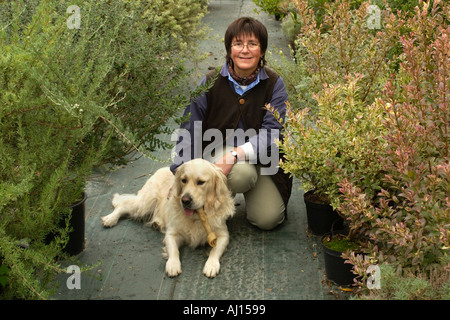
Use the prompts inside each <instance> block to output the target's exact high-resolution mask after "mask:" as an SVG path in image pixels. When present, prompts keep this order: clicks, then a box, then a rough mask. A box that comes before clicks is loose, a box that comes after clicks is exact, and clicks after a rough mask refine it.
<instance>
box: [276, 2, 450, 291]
mask: <svg viewBox="0 0 450 320" xmlns="http://www.w3.org/2000/svg"><path fill="white" fill-rule="evenodd" d="M369 5H370V3H369V2H368V1H367V2H364V1H363V2H361V5H360V6H359V7H352V1H345V0H341V1H333V2H328V3H326V4H324V8H325V9H326V10H324V14H323V15H321V17H320V22H318V21H317V19H316V18H317V17H316V16H315V14H314V11H313V10H312V9H311V7H310V6H309V4H308V1H301V0H297V1H295V2H294V7H295V14H296V17H298V20H299V21H300V23H301V26H300V28H299V34H298V36H297V38H296V41H295V44H296V46H295V59H294V60H290V59H288V58H286V59H284V61H283V62H282V63H280V64H278V65H276V64H275V65H276V69H277V72H279V73H280V74H281V75H282V76H283V78H284V79H285V82H286V84H287V88H288V90H289V94H290V106H289V107H288V112H287V117H286V122H285V123H284V124H283V126H284V128H285V133H284V140H283V141H282V142H280V143H279V145H280V148H281V149H282V151H283V152H284V154H285V160H284V161H283V162H280V166H281V167H282V168H283V169H284V170H286V171H287V172H290V173H291V174H292V175H294V176H296V177H297V178H299V179H300V180H301V181H302V184H303V188H304V189H305V190H306V191H308V190H314V196H315V198H316V199H321V200H322V202H324V203H327V204H329V205H330V206H331V207H332V209H334V210H335V212H337V214H336V213H334V216H333V217H331V218H330V221H331V222H333V221H334V220H335V219H336V218H337V216H338V217H341V218H342V221H343V223H344V225H346V227H347V236H346V237H345V238H346V239H347V240H348V239H351V240H355V239H357V240H358V241H359V247H358V249H357V250H355V249H353V250H346V252H345V253H344V254H342V256H343V257H344V258H345V259H346V260H347V262H349V263H350V265H349V266H350V267H353V272H354V273H355V274H356V275H357V276H358V277H357V278H356V280H355V282H356V285H358V286H359V287H360V288H361V289H362V290H361V293H364V294H366V296H365V297H370V298H373V297H378V298H379V297H382V298H391V297H395V290H394V289H393V288H392V287H390V288H388V287H389V281H388V280H386V279H385V278H383V274H382V277H381V281H382V285H383V283H384V288H385V290H376V292H375V291H374V290H372V291H370V292H369V291H367V286H366V283H367V279H368V278H369V277H370V276H371V274H369V273H367V270H368V269H369V267H370V266H371V265H377V266H380V267H381V270H383V268H385V267H384V266H386V268H385V269H384V270H389V272H386V276H388V275H391V278H390V279H392V274H395V275H396V277H397V278H398V279H403V280H404V282H405V283H406V282H408V281H410V280H411V279H417V278H420V279H422V280H423V281H425V282H426V285H424V286H423V287H422V289H420V290H419V291H417V290H416V291H415V292H414V293H408V294H404V295H400V296H401V297H403V298H419V299H422V298H432V299H433V298H434V299H436V298H437V299H442V298H445V297H447V298H448V297H450V285H449V280H450V276H449V272H450V259H449V257H448V250H449V249H450V242H449V241H450V240H449V235H450V204H449V202H448V194H449V191H450V190H449V184H448V181H450V165H449V151H448V150H449V148H448V143H449V134H448V125H449V111H448V100H449V85H450V77H449V59H450V57H449V52H450V50H449V48H450V47H449V46H450V44H449V43H450V42H449V41H448V39H449V36H450V27H449V26H448V22H449V19H450V17H449V16H448V14H449V12H450V11H449V3H448V2H443V1H433V2H424V1H419V4H418V6H416V7H415V8H414V11H413V12H402V11H393V10H391V9H390V8H389V6H388V5H387V4H385V5H384V6H383V7H381V8H380V11H379V19H380V27H379V28H377V29H373V28H371V25H369V24H367V19H368V16H369V13H370V11H368V8H369ZM310 193H311V192H307V193H306V194H305V195H306V196H309V195H310ZM305 201H306V200H305ZM331 211H333V210H331ZM308 216H309V213H308ZM313 220H317V217H308V221H309V222H310V223H312V222H313ZM319 220H321V218H320V219H319ZM310 228H312V229H313V228H314V227H312V226H311V225H310ZM330 228H331V227H330V225H328V226H327V227H325V229H324V230H319V231H316V233H320V234H322V233H324V232H329V231H330ZM327 229H328V230H327ZM313 231H314V230H313ZM328 238H329V237H328ZM328 238H327V239H328ZM334 238H336V237H334ZM358 252H363V253H364V255H358V254H357V253H358ZM437 275H438V276H437ZM433 279H439V280H433ZM442 280H444V281H442ZM383 281H384V282H383ZM344 282H348V280H346V281H344ZM342 284H344V283H342ZM345 284H348V283H345Z"/></svg>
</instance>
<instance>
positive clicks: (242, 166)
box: [206, 146, 286, 230]
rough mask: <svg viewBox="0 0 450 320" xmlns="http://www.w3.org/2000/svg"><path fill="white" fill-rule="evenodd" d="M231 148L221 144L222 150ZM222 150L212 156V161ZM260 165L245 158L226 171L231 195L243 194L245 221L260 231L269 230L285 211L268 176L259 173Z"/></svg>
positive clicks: (219, 156) (282, 216)
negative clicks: (245, 212) (228, 171)
mask: <svg viewBox="0 0 450 320" xmlns="http://www.w3.org/2000/svg"><path fill="white" fill-rule="evenodd" d="M231 150H233V147H232V146H226V147H224V152H230V151H231ZM223 154H224V153H222V154H219V155H213V156H212V159H206V160H208V161H210V162H213V163H214V162H215V161H216V160H217V159H220V158H222V156H223ZM260 171H261V170H260V166H259V165H255V164H250V163H248V162H247V161H238V162H237V163H236V164H234V165H233V168H232V169H231V171H230V173H229V174H228V177H227V178H228V188H229V189H230V191H231V192H232V193H233V195H235V194H236V193H243V194H244V199H245V205H246V211H247V220H248V221H249V222H250V223H251V224H253V225H255V226H257V227H258V228H260V229H263V230H271V229H273V228H275V227H276V226H278V225H279V224H280V223H282V222H283V221H284V218H285V210H286V208H285V207H284V202H283V199H282V197H281V195H280V193H279V192H278V189H277V187H276V186H275V183H274V182H273V181H272V178H271V177H270V176H268V175H261V174H260Z"/></svg>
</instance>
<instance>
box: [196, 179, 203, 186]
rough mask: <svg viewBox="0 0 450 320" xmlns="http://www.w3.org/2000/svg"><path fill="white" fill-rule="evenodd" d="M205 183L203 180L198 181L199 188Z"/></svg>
mask: <svg viewBox="0 0 450 320" xmlns="http://www.w3.org/2000/svg"><path fill="white" fill-rule="evenodd" d="M204 183H205V181H203V180H198V181H197V185H199V186H201V185H202V184H204Z"/></svg>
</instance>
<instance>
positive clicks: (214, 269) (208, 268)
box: [203, 259, 220, 278]
mask: <svg viewBox="0 0 450 320" xmlns="http://www.w3.org/2000/svg"><path fill="white" fill-rule="evenodd" d="M219 270H220V262H219V260H217V259H208V261H206V263H205V267H204V268H203V274H204V275H205V276H207V277H208V278H214V277H215V276H217V275H218V274H219Z"/></svg>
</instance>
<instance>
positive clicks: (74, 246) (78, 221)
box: [64, 192, 87, 255]
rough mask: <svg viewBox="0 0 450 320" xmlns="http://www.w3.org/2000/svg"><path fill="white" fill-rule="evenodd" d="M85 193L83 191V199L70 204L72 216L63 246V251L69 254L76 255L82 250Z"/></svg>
mask: <svg viewBox="0 0 450 320" xmlns="http://www.w3.org/2000/svg"><path fill="white" fill-rule="evenodd" d="M86 199H87V195H86V193H85V192H83V199H82V200H81V201H79V202H77V203H74V204H73V205H71V206H70V208H71V209H72V216H71V218H70V227H71V228H72V231H71V232H70V233H69V241H68V243H67V245H66V247H65V248H64V252H66V253H68V254H70V255H76V254H78V253H80V252H81V251H83V250H84V242H85V241H84V229H85V211H86Z"/></svg>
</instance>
